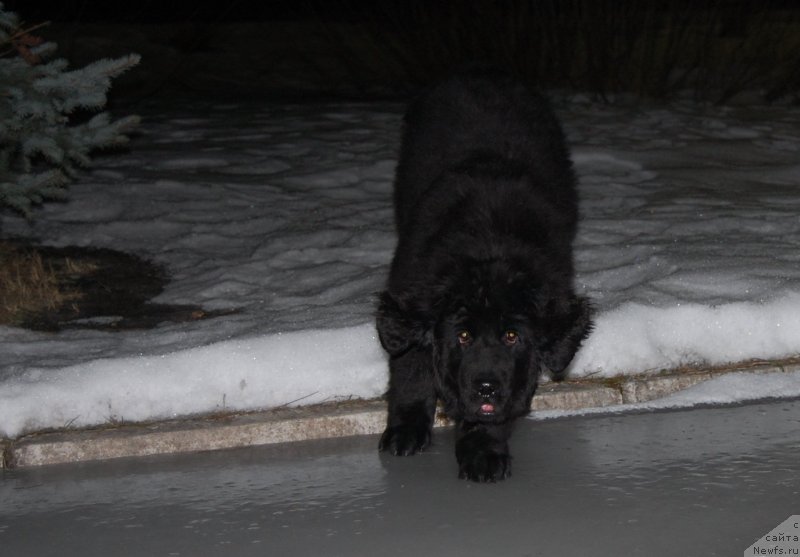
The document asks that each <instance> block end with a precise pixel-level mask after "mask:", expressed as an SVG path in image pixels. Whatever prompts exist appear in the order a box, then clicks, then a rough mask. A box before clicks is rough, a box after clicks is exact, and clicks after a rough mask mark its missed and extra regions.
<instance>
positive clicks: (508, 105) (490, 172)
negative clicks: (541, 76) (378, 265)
mask: <svg viewBox="0 0 800 557" xmlns="http://www.w3.org/2000/svg"><path fill="white" fill-rule="evenodd" d="M394 195H395V218H396V224H397V232H398V237H399V241H398V245H397V249H396V252H395V255H394V260H393V262H392V267H391V272H390V276H389V280H388V284H387V287H386V290H385V291H384V292H382V293H381V296H380V303H379V308H378V318H377V327H378V332H379V336H380V339H381V343H382V344H383V347H384V348H385V349H386V351H387V352H388V353H389V355H390V380H389V391H388V400H389V419H388V424H387V428H386V431H385V432H384V434H383V436H382V438H381V442H380V448H381V450H387V451H390V452H392V453H394V454H397V455H410V454H414V453H415V452H417V451H420V450H422V449H424V448H425V447H426V446H427V445H428V444H429V442H430V438H431V427H432V423H433V417H434V411H435V407H436V400H437V398H438V399H441V400H442V402H443V405H444V409H445V412H446V413H447V414H448V415H449V416H450V417H451V418H453V419H454V420H455V422H456V432H457V433H456V435H457V440H456V458H457V460H458V464H459V476H460V477H463V478H468V479H471V480H476V481H495V480H498V479H503V478H505V477H507V476H509V475H510V471H511V468H510V460H511V457H510V455H509V451H508V438H509V436H510V434H511V425H512V422H513V421H514V420H515V419H516V418H518V417H520V416H523V415H525V414H526V413H527V412H528V410H529V408H530V403H531V399H532V397H533V395H534V392H535V391H536V386H537V381H538V378H539V375H540V373H541V372H542V371H547V372H549V373H551V374H552V375H553V376H554V377H555V378H556V379H558V378H560V377H561V376H562V375H563V373H564V371H565V369H566V367H567V366H568V364H569V363H570V361H571V360H572V357H573V355H574V354H575V352H576V351H577V349H578V347H579V345H580V343H581V341H582V340H583V339H584V338H585V337H586V335H587V334H588V333H589V331H590V329H591V319H590V308H589V304H588V302H587V300H586V299H584V298H582V297H580V296H577V295H576V294H575V292H574V289H573V260H572V259H573V258H572V242H573V239H574V236H575V228H576V223H577V219H578V199H577V193H576V180H575V176H574V173H573V170H572V164H571V162H570V159H569V153H568V151H567V148H566V146H565V142H564V138H563V133H562V131H561V127H560V125H559V123H558V121H557V120H556V118H555V116H554V115H553V113H552V111H551V110H550V108H549V106H548V103H547V102H546V101H545V100H544V99H543V98H542V97H541V96H539V95H537V94H535V93H532V92H530V91H528V90H527V89H526V88H525V87H523V86H522V85H520V84H519V83H517V82H515V81H514V80H512V79H511V78H509V77H506V76H504V75H497V74H493V73H488V72H471V73H466V74H461V75H458V76H455V77H452V78H450V79H447V80H445V81H444V82H442V83H440V84H439V85H438V86H436V87H434V88H432V89H431V90H430V91H428V92H427V93H426V94H425V95H423V96H422V97H421V98H420V99H419V100H418V101H417V102H415V103H413V104H412V106H411V107H410V109H409V111H408V113H407V115H406V120H405V130H404V137H403V143H402V148H401V153H400V160H399V163H398V167H397V176H396V180H395V193H394ZM462 331H468V332H469V333H470V338H469V339H468V342H465V343H462V342H459V338H458V334H459V333H460V332H462ZM506 331H514V332H516V333H517V337H516V339H517V341H516V342H511V341H509V338H512V339H513V336H512V337H506V335H505V333H506ZM486 403H490V404H491V405H492V406H493V407H494V409H495V411H494V412H491V413H489V414H487V413H486V412H485V411H482V408H481V405H482V404H483V405H485V404H486ZM484 408H486V406H484Z"/></svg>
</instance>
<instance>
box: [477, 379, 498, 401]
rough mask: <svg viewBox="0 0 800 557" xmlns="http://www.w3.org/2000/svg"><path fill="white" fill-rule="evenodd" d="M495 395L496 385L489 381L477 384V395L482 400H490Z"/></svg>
mask: <svg viewBox="0 0 800 557" xmlns="http://www.w3.org/2000/svg"><path fill="white" fill-rule="evenodd" d="M495 394H497V384H495V383H491V382H489V381H482V382H480V383H479V384H478V395H480V396H482V397H483V398H491V397H493V396H494V395H495Z"/></svg>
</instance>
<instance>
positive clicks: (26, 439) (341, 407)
mask: <svg viewBox="0 0 800 557" xmlns="http://www.w3.org/2000/svg"><path fill="white" fill-rule="evenodd" d="M798 370H800V362H799V361H797V360H787V361H783V362H754V363H751V364H747V365H738V366H732V367H726V368H714V369H707V370H684V371H672V372H667V373H659V374H655V375H637V376H626V377H620V378H614V379H606V380H603V379H600V380H597V379H595V380H590V379H588V380H587V379H585V380H575V381H567V382H564V383H546V384H544V385H542V386H541V387H540V388H539V391H538V392H537V394H536V396H535V397H534V399H533V404H532V409H533V411H534V412H535V411H537V410H539V411H541V410H579V409H586V408H601V407H605V406H613V405H627V404H635V403H640V402H646V401H650V400H654V399H657V398H661V397H664V396H666V395H669V394H672V393H675V392H677V391H680V390H683V389H686V388H688V387H691V386H692V385H696V384H698V383H701V382H703V381H707V380H709V379H712V378H714V377H718V376H720V375H724V374H728V373H734V372H748V373H759V374H764V373H776V372H784V373H788V372H792V371H798ZM385 423H386V403H385V401H381V400H369V401H362V400H358V401H348V402H342V403H335V404H323V405H317V406H306V407H297V408H278V409H274V410H270V411H264V412H253V413H244V414H228V415H215V416H204V417H200V418H194V419H186V420H177V421H164V422H158V423H153V424H144V425H143V424H138V425H128V426H118V427H111V426H109V427H104V428H99V429H92V430H69V431H59V432H53V433H34V434H30V435H26V436H23V437H20V438H19V439H15V440H9V439H3V440H0V451H1V453H0V468H22V467H29V466H43V465H50V464H63V463H74V462H83V461H89V460H105V459H112V458H124V457H135V456H147V455H158V454H174V453H188V452H197V451H209V450H220V449H230V448H236V447H248V446H255V445H268V444H273V443H285V442H291V441H304V440H312V439H323V438H333V437H347V436H352V435H369V434H377V433H380V432H382V431H383V428H384V426H385ZM436 425H437V426H445V425H448V420H447V419H446V418H445V417H442V416H439V417H437V420H436Z"/></svg>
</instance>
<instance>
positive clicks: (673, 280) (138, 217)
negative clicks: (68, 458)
mask: <svg viewBox="0 0 800 557" xmlns="http://www.w3.org/2000/svg"><path fill="white" fill-rule="evenodd" d="M137 112H139V113H141V115H142V116H143V117H144V122H145V123H144V124H143V127H142V133H141V135H140V136H139V137H138V138H136V139H135V141H134V142H133V149H132V151H131V152H130V153H129V154H124V155H116V156H113V157H107V158H102V159H100V160H99V161H98V163H97V165H96V166H95V168H94V169H93V170H92V171H91V172H90V173H88V174H87V175H85V176H84V178H83V179H82V181H81V182H80V183H78V184H75V185H74V186H72V187H71V190H70V202H69V203H67V204H58V203H51V204H48V205H46V206H45V207H44V208H43V209H42V210H41V211H40V212H39V213H37V216H36V218H35V219H34V220H33V221H32V222H30V223H28V222H26V221H25V220H24V219H21V218H16V217H13V216H10V217H6V216H4V221H3V233H4V234H5V235H17V236H23V237H32V238H39V239H40V240H41V241H42V242H43V243H45V244H50V245H57V246H63V245H69V244H77V245H82V246H96V247H110V248H115V249H120V250H123V251H129V252H132V253H136V254H139V255H142V256H144V257H147V258H150V259H152V260H154V261H156V262H159V263H161V264H164V265H166V266H167V268H168V269H169V271H170V273H171V275H172V277H173V279H174V280H173V281H172V282H171V283H170V284H169V286H168V287H167V289H166V291H165V292H164V293H163V294H162V295H161V296H159V298H158V299H157V300H156V301H159V302H164V303H191V304H201V305H203V306H204V307H205V308H208V309H225V308H234V307H235V308H240V309H241V311H240V312H239V313H237V314H234V315H230V316H226V317H220V318H215V319H208V320H204V321H193V322H190V323H179V324H173V323H164V324H162V325H160V326H159V327H157V328H156V329H153V330H147V331H125V332H117V333H113V332H101V331H92V330H70V331H65V332H61V333H57V334H50V333H39V332H31V331H25V330H21V329H14V328H10V327H0V342H1V343H2V345H1V346H2V348H1V349H0V350H1V352H0V436H8V437H15V436H18V435H20V434H23V433H25V432H29V431H34V430H39V429H46V428H58V427H63V426H89V425H96V424H101V423H105V422H109V421H139V420H155V419H161V418H168V417H175V416H183V415H189V414H196V413H203V412H209V411H218V410H249V409H263V408H271V407H275V406H280V405H288V404H308V403H315V402H320V401H327V400H341V399H346V398H351V397H375V396H378V395H380V394H381V393H382V392H383V391H384V389H385V387H386V380H387V369H386V359H385V357H384V355H383V354H382V351H381V349H380V346H379V344H378V341H377V339H376V335H375V332H374V326H373V324H372V314H373V309H374V295H375V293H376V292H378V291H379V290H380V289H381V287H382V285H383V282H384V280H385V277H386V273H387V268H388V264H389V262H390V259H391V254H392V249H393V247H394V243H395V238H394V232H393V225H392V209H391V182H392V175H393V171H394V166H395V159H396V151H397V147H398V142H399V133H400V121H401V113H402V107H401V106H399V105H396V104H387V103H359V104H326V105H286V106H271V105H258V104H228V105H213V104H209V105H204V106H200V105H198V106H190V107H186V106H177V105H176V106H174V107H169V106H163V105H162V106H160V107H155V106H153V107H144V108H141V109H140V110H137ZM559 113H560V115H561V116H562V118H563V121H564V124H565V128H566V130H567V132H568V136H569V139H570V142H571V145H572V147H573V159H574V161H575V164H576V168H577V170H578V173H579V175H580V181H581V194H582V207H581V211H582V215H583V220H582V221H581V226H580V230H579V236H578V240H577V245H576V249H577V251H576V258H577V267H578V277H577V281H576V285H577V287H578V289H579V290H580V291H581V292H582V293H585V294H586V295H588V296H590V297H591V298H592V300H593V301H594V303H595V306H596V308H597V318H596V321H597V326H596V330H595V332H594V333H593V335H592V336H591V337H590V338H589V340H588V341H587V342H586V343H585V346H584V347H583V349H582V350H581V351H580V352H579V354H578V355H577V357H576V359H575V361H574V362H573V366H572V370H571V373H572V375H573V376H578V377H580V376H614V375H619V374H632V373H641V372H648V371H657V370H660V369H664V368H670V367H674V366H678V365H685V364H723V363H727V362H737V361H742V360H748V359H752V358H764V359H766V358H785V357H791V356H796V355H798V354H800V265H799V264H798V261H799V260H800V249H798V247H800V110H798V109H797V108H790V107H749V108H744V107H742V108H710V107H705V106H700V105H693V104H688V103H676V104H673V105H670V106H667V107H665V106H643V105H639V106H635V107H631V106H604V105H597V104H593V103H591V102H588V101H586V100H584V99H582V98H580V97H573V98H569V97H565V98H563V99H562V100H561V102H559ZM764 392H768V393H769V394H768V395H767V396H797V395H798V394H800V376H798V374H796V373H795V374H778V375H775V376H771V375H770V376H763V375H759V376H747V375H745V376H741V377H740V376H736V377H735V378H731V379H726V380H722V379H718V380H714V381H712V382H709V383H706V384H704V385H703V386H698V387H695V388H694V390H693V391H692V393H694V394H689V393H688V392H687V393H686V394H684V395H680V396H679V397H677V398H674V397H673V399H672V400H677V401H678V402H676V403H675V404H677V405H693V404H699V403H706V402H714V401H723V402H729V401H731V400H734V401H735V400H746V399H748V398H753V397H754V396H755V394H756V393H762V394H763V393H764ZM681 397H683V398H681ZM760 397H761V395H758V396H755V398H760Z"/></svg>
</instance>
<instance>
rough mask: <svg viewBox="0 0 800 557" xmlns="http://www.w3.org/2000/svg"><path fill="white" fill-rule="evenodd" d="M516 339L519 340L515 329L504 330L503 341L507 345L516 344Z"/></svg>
mask: <svg viewBox="0 0 800 557" xmlns="http://www.w3.org/2000/svg"><path fill="white" fill-rule="evenodd" d="M517 341H519V334H518V333H517V331H506V332H505V334H503V342H505V343H506V344H507V345H508V346H511V345H512V344H516V343H517Z"/></svg>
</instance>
